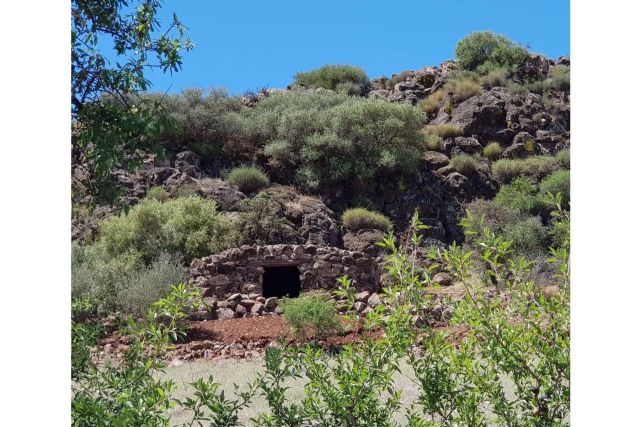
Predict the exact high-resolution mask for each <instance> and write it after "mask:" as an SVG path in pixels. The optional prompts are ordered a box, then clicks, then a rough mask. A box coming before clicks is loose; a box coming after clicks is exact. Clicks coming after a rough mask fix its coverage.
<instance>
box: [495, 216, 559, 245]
mask: <svg viewBox="0 0 640 427" xmlns="http://www.w3.org/2000/svg"><path fill="white" fill-rule="evenodd" d="M502 234H503V236H504V238H505V239H506V240H510V241H511V242H512V245H513V249H514V250H515V251H517V253H519V254H531V253H544V252H545V251H546V249H547V247H548V246H549V243H550V239H549V237H550V235H549V230H548V229H547V228H546V227H545V226H544V225H542V222H541V221H540V217H538V216H531V217H527V218H524V219H522V220H520V221H517V222H515V223H512V224H507V225H505V227H504V230H503V233H502Z"/></svg>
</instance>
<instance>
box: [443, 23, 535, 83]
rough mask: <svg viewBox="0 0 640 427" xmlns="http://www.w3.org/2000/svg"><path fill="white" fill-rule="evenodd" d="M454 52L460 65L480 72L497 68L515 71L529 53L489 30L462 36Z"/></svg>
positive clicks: (483, 72) (484, 72)
mask: <svg viewBox="0 0 640 427" xmlns="http://www.w3.org/2000/svg"><path fill="white" fill-rule="evenodd" d="M455 53H456V62H457V63H458V64H459V65H460V67H462V68H463V69H465V70H471V71H477V72H479V73H480V74H487V73H488V72H490V71H492V70H495V69H498V68H502V69H508V70H510V71H515V69H516V68H517V67H518V66H519V65H520V64H522V63H523V62H524V60H525V59H526V58H527V56H528V55H529V52H528V50H527V49H526V48H525V47H523V46H521V45H519V44H517V43H515V42H513V41H511V40H509V39H507V38H506V37H504V36H501V35H498V34H494V33H492V32H490V31H479V32H475V33H471V34H469V35H468V36H466V37H464V38H462V39H461V40H460V41H459V42H458V44H457V45H456V51H455Z"/></svg>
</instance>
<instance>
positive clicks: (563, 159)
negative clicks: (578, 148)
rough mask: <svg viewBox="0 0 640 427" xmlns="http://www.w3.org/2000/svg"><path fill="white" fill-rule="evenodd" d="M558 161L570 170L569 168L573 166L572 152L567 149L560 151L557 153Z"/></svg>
mask: <svg viewBox="0 0 640 427" xmlns="http://www.w3.org/2000/svg"><path fill="white" fill-rule="evenodd" d="M556 159H557V160H558V161H559V162H560V164H561V165H562V166H563V167H564V168H567V169H569V167H570V166H571V150H569V149H568V148H565V149H563V150H560V151H558V152H557V153H556Z"/></svg>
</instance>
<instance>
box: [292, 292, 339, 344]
mask: <svg viewBox="0 0 640 427" xmlns="http://www.w3.org/2000/svg"><path fill="white" fill-rule="evenodd" d="M282 309H283V313H282V315H283V316H284V319H285V320H286V321H287V323H288V324H289V326H290V327H291V330H292V332H293V333H294V334H295V335H297V336H298V337H300V338H306V337H308V332H309V330H311V331H312V333H313V336H314V337H316V338H326V337H327V336H329V335H331V334H332V333H334V332H337V331H341V330H342V329H343V328H342V324H341V323H340V321H339V320H338V313H337V311H336V307H335V305H334V304H333V302H331V300H330V299H329V297H328V296H327V295H326V294H323V293H312V294H307V295H302V296H300V297H298V298H285V299H284V301H283V302H282Z"/></svg>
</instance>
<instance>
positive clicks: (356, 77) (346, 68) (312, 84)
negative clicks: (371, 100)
mask: <svg viewBox="0 0 640 427" xmlns="http://www.w3.org/2000/svg"><path fill="white" fill-rule="evenodd" d="M293 83H294V84H296V85H300V86H304V87H309V88H316V89H317V88H323V89H331V90H338V89H340V88H342V89H343V90H344V89H345V87H346V86H345V84H348V85H350V87H352V88H353V87H357V88H358V92H359V93H358V94H360V93H362V91H364V89H365V88H366V87H367V86H368V85H369V77H367V74H366V73H365V72H364V70H363V69H362V68H360V67H353V66H351V65H324V66H322V67H320V68H316V69H315V70H311V71H307V72H300V73H297V74H296V75H295V77H294V82H293Z"/></svg>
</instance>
